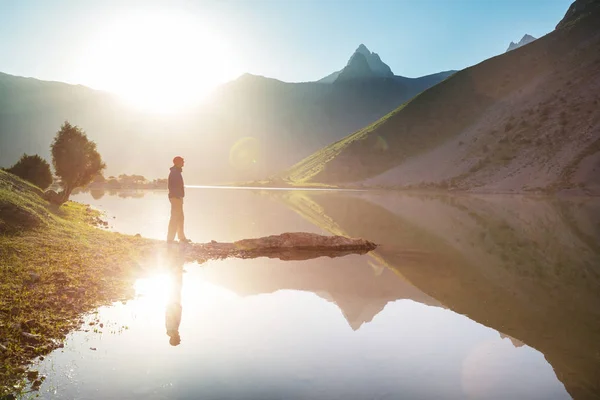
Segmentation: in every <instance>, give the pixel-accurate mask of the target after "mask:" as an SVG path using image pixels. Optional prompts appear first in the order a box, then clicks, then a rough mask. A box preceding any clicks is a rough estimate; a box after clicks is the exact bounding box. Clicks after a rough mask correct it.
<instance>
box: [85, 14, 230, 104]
mask: <svg viewBox="0 0 600 400" xmlns="http://www.w3.org/2000/svg"><path fill="white" fill-rule="evenodd" d="M80 60H81V62H80V68H79V71H77V72H78V73H79V76H78V80H80V81H82V82H86V83H87V84H89V85H90V86H93V87H96V88H101V89H105V90H109V91H112V92H115V93H117V94H119V95H121V96H122V97H123V98H125V99H126V100H128V101H129V102H130V103H131V104H133V105H135V106H137V107H140V108H142V109H145V110H150V111H158V112H174V111H179V110H181V109H183V108H187V107H190V106H192V105H193V104H195V103H198V102H199V101H201V100H202V98H203V97H205V96H206V95H207V94H208V93H209V92H210V91H211V90H212V89H213V88H214V87H215V86H217V85H218V84H221V83H223V82H225V81H227V80H230V79H232V78H234V77H235V75H236V74H237V71H236V69H237V67H236V64H237V63H236V62H234V60H233V59H232V54H231V53H230V52H229V50H228V48H227V44H226V42H225V40H224V38H223V37H221V36H220V35H218V34H217V32H216V30H214V29H212V28H211V27H210V26H209V25H208V23H207V22H206V21H200V20H198V19H195V18H194V17H191V16H189V15H186V14H178V13H174V12H161V13H155V14H152V13H144V14H140V13H138V14H132V15H128V16H124V17H122V18H120V19H118V20H116V21H114V22H113V24H112V25H108V26H105V27H104V29H103V30H102V31H101V32H99V33H98V35H97V36H96V37H95V38H94V39H92V40H91V41H89V42H88V43H87V46H86V51H84V52H83V54H82V56H81V59H80Z"/></svg>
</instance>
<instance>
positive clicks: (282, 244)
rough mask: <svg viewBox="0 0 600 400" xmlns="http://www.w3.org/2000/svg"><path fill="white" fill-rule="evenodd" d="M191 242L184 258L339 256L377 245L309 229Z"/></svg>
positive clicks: (362, 252) (304, 258) (305, 257)
mask: <svg viewBox="0 0 600 400" xmlns="http://www.w3.org/2000/svg"><path fill="white" fill-rule="evenodd" d="M213 242H214V241H211V243H206V244H194V245H192V246H191V249H190V250H186V258H187V259H188V261H204V260H206V259H207V258H212V259H224V258H227V257H238V258H256V257H269V258H279V259H281V260H308V259H313V258H317V257H323V256H327V257H341V256H345V255H348V254H365V253H367V252H369V251H371V250H374V249H375V248H376V247H377V245H376V244H375V243H372V242H369V241H368V240H365V239H353V238H347V237H343V236H322V235H317V234H313V233H303V232H295V233H284V234H281V235H273V236H267V237H262V238H257V239H244V240H239V241H237V242H234V243H216V242H214V243H213Z"/></svg>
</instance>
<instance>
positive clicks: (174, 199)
mask: <svg viewBox="0 0 600 400" xmlns="http://www.w3.org/2000/svg"><path fill="white" fill-rule="evenodd" d="M183 164H184V162H183V158H182V157H179V156H177V157H175V158H174V159H173V166H172V167H171V172H170V173H169V201H170V202H171V220H170V221H169V233H168V234H167V243H173V241H174V240H175V234H176V233H177V238H178V239H179V242H188V243H189V242H190V240H189V239H187V238H186V237H185V233H183V197H184V196H185V191H184V189H183V176H181V170H182V168H183Z"/></svg>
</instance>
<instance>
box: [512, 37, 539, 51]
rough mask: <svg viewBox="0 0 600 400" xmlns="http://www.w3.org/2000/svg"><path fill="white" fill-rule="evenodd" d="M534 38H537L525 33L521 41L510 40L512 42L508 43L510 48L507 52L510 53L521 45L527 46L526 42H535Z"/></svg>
mask: <svg viewBox="0 0 600 400" xmlns="http://www.w3.org/2000/svg"><path fill="white" fill-rule="evenodd" d="M534 40H536V38H534V37H533V36H531V35H528V34H525V35H524V36H523V37H522V38H521V40H520V41H519V43H515V42H510V44H509V45H508V49H506V52H507V53H508V52H509V51H511V50H514V49H518V48H519V47H522V46H525V45H526V44H529V43H531V42H533V41H534Z"/></svg>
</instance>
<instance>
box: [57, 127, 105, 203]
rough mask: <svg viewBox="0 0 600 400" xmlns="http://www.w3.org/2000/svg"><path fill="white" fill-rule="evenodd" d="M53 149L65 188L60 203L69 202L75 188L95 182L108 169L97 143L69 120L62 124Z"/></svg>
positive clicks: (58, 172) (58, 174)
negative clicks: (97, 148)
mask: <svg viewBox="0 0 600 400" xmlns="http://www.w3.org/2000/svg"><path fill="white" fill-rule="evenodd" d="M50 148H51V150H52V164H53V165H54V170H55V171H56V175H57V176H58V177H59V178H60V184H61V186H62V187H63V191H62V194H61V196H60V198H59V201H56V203H58V204H62V203H64V202H65V201H67V200H68V199H69V196H70V195H71V192H72V191H73V189H75V188H77V187H81V186H85V185H87V184H88V183H90V182H92V180H93V179H94V178H95V177H96V176H97V175H98V174H99V173H100V172H102V170H103V169H104V168H106V165H105V164H104V163H103V162H102V157H101V156H100V153H98V151H97V150H96V143H94V142H93V141H90V140H88V138H87V135H86V134H85V132H84V131H83V130H82V129H81V128H79V127H78V126H73V125H71V124H70V123H69V122H68V121H65V123H64V124H63V125H62V126H61V128H60V130H59V131H58V133H57V134H56V137H55V138H54V141H53V142H52V145H51V146H50ZM53 202H54V201H53Z"/></svg>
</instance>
